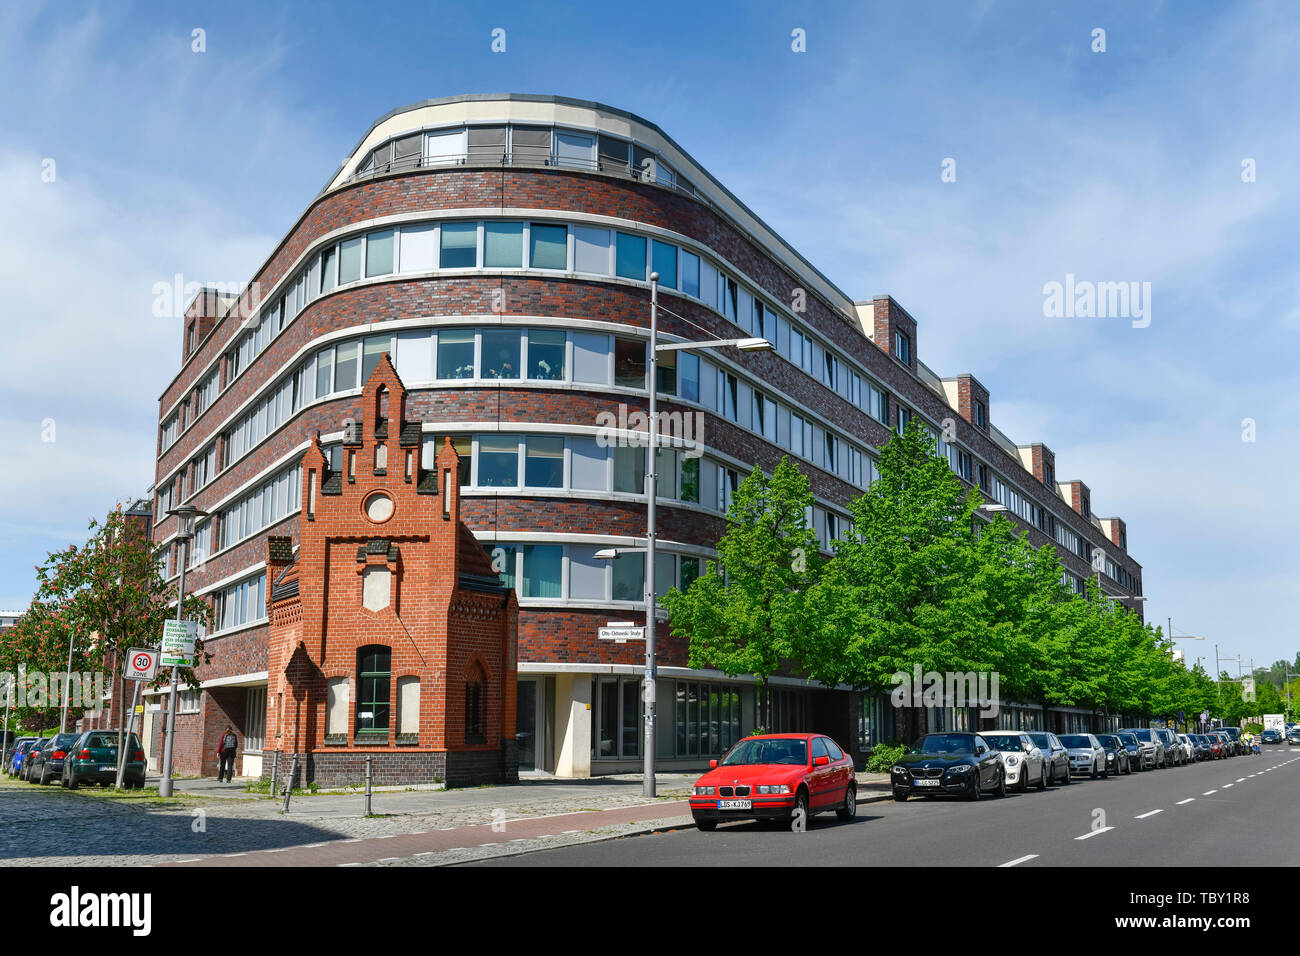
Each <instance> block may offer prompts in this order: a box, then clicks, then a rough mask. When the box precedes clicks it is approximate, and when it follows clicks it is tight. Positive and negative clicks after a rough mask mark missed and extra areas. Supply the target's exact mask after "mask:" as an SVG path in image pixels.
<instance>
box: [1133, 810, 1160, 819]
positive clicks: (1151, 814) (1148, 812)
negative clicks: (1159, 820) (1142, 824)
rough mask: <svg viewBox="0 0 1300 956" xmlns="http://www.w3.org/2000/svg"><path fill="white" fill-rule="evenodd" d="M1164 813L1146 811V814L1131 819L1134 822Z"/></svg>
mask: <svg viewBox="0 0 1300 956" xmlns="http://www.w3.org/2000/svg"><path fill="white" fill-rule="evenodd" d="M1164 812H1165V811H1164V810H1163V809H1160V810H1148V811H1147V812H1146V813H1139V814H1138V815H1137V816H1135V817H1134V818H1133V819H1134V820H1145V819H1146V818H1147V817H1154V816H1155V815H1156V814H1157V813H1164Z"/></svg>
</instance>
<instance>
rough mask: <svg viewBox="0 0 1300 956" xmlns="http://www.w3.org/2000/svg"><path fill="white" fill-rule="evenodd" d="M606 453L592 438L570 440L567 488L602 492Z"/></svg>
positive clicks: (606, 450) (603, 488)
mask: <svg viewBox="0 0 1300 956" xmlns="http://www.w3.org/2000/svg"><path fill="white" fill-rule="evenodd" d="M607 452H608V449H607V448H604V447H602V446H601V445H600V444H599V443H598V442H597V441H596V439H594V438H570V439H569V472H570V474H569V487H571V488H576V489H581V490H586V491H604V490H605V468H606V464H605V463H606V461H607V460H608V454H607Z"/></svg>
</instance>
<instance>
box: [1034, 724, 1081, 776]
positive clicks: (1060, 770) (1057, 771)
mask: <svg viewBox="0 0 1300 956" xmlns="http://www.w3.org/2000/svg"><path fill="white" fill-rule="evenodd" d="M1026 736H1028V737H1029V739H1030V740H1032V741H1033V742H1034V746H1035V747H1037V748H1038V749H1039V750H1040V751H1041V752H1042V754H1043V759H1044V760H1045V761H1046V762H1047V782H1048V783H1053V784H1054V783H1056V782H1058V781H1059V782H1061V783H1064V784H1068V783H1069V782H1070V754H1069V751H1067V750H1066V749H1065V747H1064V746H1063V745H1062V744H1061V741H1060V739H1059V738H1058V737H1057V736H1056V734H1053V733H1048V732H1047V731H1045V730H1031V731H1029V732H1028V733H1027V734H1026Z"/></svg>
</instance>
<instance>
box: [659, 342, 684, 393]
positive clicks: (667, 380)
mask: <svg viewBox="0 0 1300 956" xmlns="http://www.w3.org/2000/svg"><path fill="white" fill-rule="evenodd" d="M680 354H681V353H680V352H677V351H673V352H660V353H659V360H658V361H657V362H655V379H656V380H658V382H659V393H660V394H661V395H676V394H677V356H678V355H680Z"/></svg>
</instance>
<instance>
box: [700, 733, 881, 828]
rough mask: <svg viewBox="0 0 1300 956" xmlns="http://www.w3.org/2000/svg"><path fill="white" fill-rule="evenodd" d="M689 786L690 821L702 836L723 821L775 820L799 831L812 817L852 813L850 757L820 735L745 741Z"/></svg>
mask: <svg viewBox="0 0 1300 956" xmlns="http://www.w3.org/2000/svg"><path fill="white" fill-rule="evenodd" d="M709 766H710V767H712V768H713V769H712V770H710V771H709V772H708V773H706V774H705V775H704V776H703V777H701V778H700V779H699V780H697V781H695V791H694V793H692V795H691V816H693V817H694V818H695V825H696V826H697V827H698V828H699V829H701V830H704V831H705V832H708V831H710V830H714V829H716V828H717V826H718V823H719V822H721V821H725V820H778V821H780V822H781V823H783V824H785V825H787V826H789V827H790V828H791V829H800V828H802V827H803V826H804V824H805V823H806V822H807V820H808V818H809V817H810V816H812V815H813V814H815V813H823V812H825V811H827V810H834V811H835V814H836V816H838V817H839V818H840V819H841V820H852V819H853V817H854V815H855V814H856V813H857V809H858V804H857V778H856V776H855V775H854V772H853V758H851V757H850V756H849V755H848V754H847V753H845V752H844V751H843V750H842V749H841V748H840V747H839V746H838V745H837V744H836V743H835V741H833V740H831V738H829V737H825V736H822V735H821V734H764V735H763V736H760V737H746V738H745V739H744V740H741V741H738V742H737V743H736V745H735V746H734V747H732V748H731V749H730V750H728V751H727V754H726V756H725V757H723V758H722V760H720V761H719V760H710V761H709Z"/></svg>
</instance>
